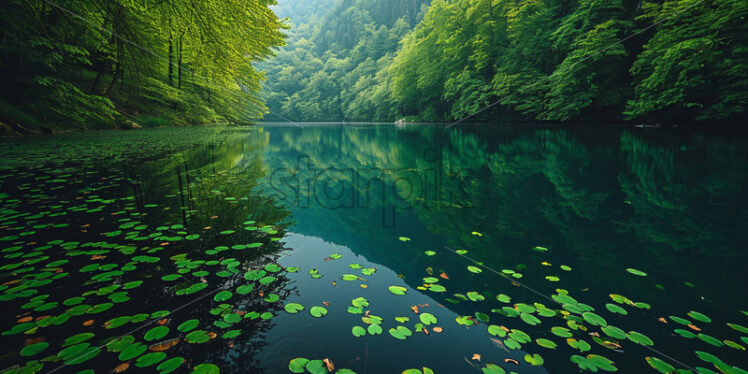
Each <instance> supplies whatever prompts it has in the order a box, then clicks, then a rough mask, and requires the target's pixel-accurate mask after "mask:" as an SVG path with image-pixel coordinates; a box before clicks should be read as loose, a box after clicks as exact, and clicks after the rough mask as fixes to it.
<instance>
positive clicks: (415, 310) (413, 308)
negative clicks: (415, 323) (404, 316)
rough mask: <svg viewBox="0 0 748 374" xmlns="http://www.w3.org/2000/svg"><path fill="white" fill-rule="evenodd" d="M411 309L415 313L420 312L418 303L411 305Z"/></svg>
mask: <svg viewBox="0 0 748 374" xmlns="http://www.w3.org/2000/svg"><path fill="white" fill-rule="evenodd" d="M410 310H412V311H413V313H415V314H418V305H411V306H410Z"/></svg>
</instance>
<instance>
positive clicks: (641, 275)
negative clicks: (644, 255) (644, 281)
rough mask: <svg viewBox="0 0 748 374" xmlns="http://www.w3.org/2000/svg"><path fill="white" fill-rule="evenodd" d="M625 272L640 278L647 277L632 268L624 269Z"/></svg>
mask: <svg viewBox="0 0 748 374" xmlns="http://www.w3.org/2000/svg"><path fill="white" fill-rule="evenodd" d="M626 271H628V272H629V273H631V274H634V275H638V276H640V277H646V276H647V273H645V272H643V271H641V270H637V269H634V268H628V269H626Z"/></svg>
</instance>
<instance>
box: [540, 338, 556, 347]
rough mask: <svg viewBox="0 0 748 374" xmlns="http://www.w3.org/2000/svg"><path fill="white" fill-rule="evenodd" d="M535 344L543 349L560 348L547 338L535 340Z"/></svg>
mask: <svg viewBox="0 0 748 374" xmlns="http://www.w3.org/2000/svg"><path fill="white" fill-rule="evenodd" d="M535 343H537V344H538V345H539V346H541V347H543V348H549V349H555V348H556V347H558V345H557V344H556V343H554V342H553V341H552V340H548V339H545V338H538V339H535Z"/></svg>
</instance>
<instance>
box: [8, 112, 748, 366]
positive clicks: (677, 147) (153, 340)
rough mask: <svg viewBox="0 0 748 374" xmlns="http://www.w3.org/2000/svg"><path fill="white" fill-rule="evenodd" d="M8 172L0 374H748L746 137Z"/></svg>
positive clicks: (487, 131)
mask: <svg viewBox="0 0 748 374" xmlns="http://www.w3.org/2000/svg"><path fill="white" fill-rule="evenodd" d="M0 160H1V161H2V162H1V164H0V203H1V204H2V205H1V208H0V255H2V261H0V284H1V285H0V307H2V311H3V317H2V320H0V331H2V336H1V338H0V339H2V340H0V341H2V344H0V347H1V348H0V350H1V351H2V353H1V354H0V369H5V370H3V371H2V372H3V373H5V372H10V373H16V372H17V373H34V372H43V373H94V372H96V373H109V372H112V371H114V372H123V371H126V372H141V371H142V372H157V373H169V372H196V373H217V372H219V370H220V372H222V373H289V372H297V373H301V372H308V373H313V374H321V373H328V372H331V370H332V371H336V372H338V373H341V374H346V373H348V374H350V373H352V372H353V373H358V374H363V373H403V372H404V373H407V374H415V373H432V372H433V373H437V374H443V373H485V374H496V373H505V372H507V373H509V372H514V373H576V372H609V371H618V372H622V373H658V372H660V373H670V372H678V373H697V372H698V373H719V372H722V373H746V371H745V370H746V369H748V357H747V356H746V355H747V353H746V351H745V347H746V346H748V327H746V326H748V297H747V295H746V285H748V272H746V264H748V235H746V232H748V199H746V193H745V192H746V187H747V186H748V167H747V165H748V137H746V136H745V135H744V134H742V133H741V132H737V131H733V130H730V129H722V130H719V131H715V130H710V129H700V128H697V129H694V128H691V129H679V128H662V129H654V128H635V127H610V126H601V127H598V126H586V127H582V126H579V127H567V128H564V127H549V126H531V125H523V126H500V125H495V126H476V125H462V126H452V127H448V126H442V125H428V126H412V125H406V126H391V125H375V124H357V125H345V126H341V125H304V126H297V125H294V124H265V125H259V126H256V127H251V128H230V127H229V128H226V127H217V128H211V127H207V128H161V129H149V130H138V131H130V132H114V131H101V132H86V133H78V134H64V135H53V136H38V137H28V138H22V139H16V140H14V141H7V140H6V141H3V142H2V143H0ZM322 360H325V361H322ZM328 366H329V369H328ZM333 366H334V369H332V367H333Z"/></svg>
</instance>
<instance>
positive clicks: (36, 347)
mask: <svg viewBox="0 0 748 374" xmlns="http://www.w3.org/2000/svg"><path fill="white" fill-rule="evenodd" d="M47 347H49V343H47V342H38V343H33V344H29V345H27V346H25V347H23V349H21V353H20V355H21V356H23V357H28V356H33V355H35V354H37V353H39V352H41V351H43V350H45V349H47Z"/></svg>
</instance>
